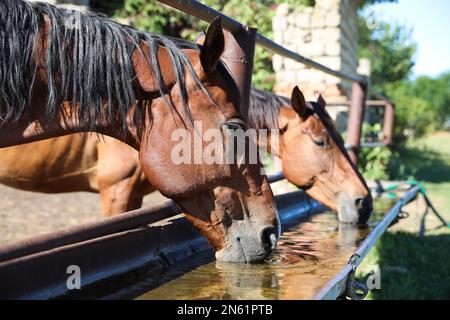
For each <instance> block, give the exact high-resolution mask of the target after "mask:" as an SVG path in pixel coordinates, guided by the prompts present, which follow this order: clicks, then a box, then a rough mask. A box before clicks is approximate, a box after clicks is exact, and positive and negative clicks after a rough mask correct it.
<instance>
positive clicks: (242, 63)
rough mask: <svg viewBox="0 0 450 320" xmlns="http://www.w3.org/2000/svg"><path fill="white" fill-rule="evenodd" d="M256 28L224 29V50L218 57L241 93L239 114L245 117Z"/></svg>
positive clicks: (250, 83) (250, 84) (248, 98)
mask: <svg viewBox="0 0 450 320" xmlns="http://www.w3.org/2000/svg"><path fill="white" fill-rule="evenodd" d="M256 32H257V31H256V29H254V28H245V29H244V28H242V29H241V30H239V31H235V32H233V33H232V32H229V31H225V32H224V35H225V51H224V52H223V54H222V56H221V57H220V58H221V60H222V61H223V63H224V64H225V65H226V66H227V68H228V70H229V71H230V73H231V76H232V77H233V79H234V81H235V82H236V85H237V87H238V89H239V91H240V95H241V99H240V101H241V114H242V116H243V117H244V119H247V114H248V106H249V103H250V90H251V86H252V73H253V60H254V55H255V39H256Z"/></svg>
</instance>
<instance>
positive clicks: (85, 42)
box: [0, 0, 206, 130]
mask: <svg viewBox="0 0 450 320" xmlns="http://www.w3.org/2000/svg"><path fill="white" fill-rule="evenodd" d="M44 17H48V19H49V21H50V26H51V27H50V31H49V36H48V51H47V54H46V59H47V60H46V69H47V74H48V92H47V94H48V101H47V103H46V108H45V110H43V112H44V114H43V116H45V117H46V118H47V119H49V120H50V121H51V120H53V119H55V118H56V116H57V115H58V114H59V113H60V111H61V102H62V101H66V100H68V99H69V98H70V100H71V101H72V102H73V108H74V112H76V113H77V114H78V119H79V125H80V126H81V127H83V128H85V129H91V130H92V129H95V128H96V123H97V121H98V120H99V119H101V120H106V121H107V122H108V123H110V124H111V125H113V126H114V125H116V126H117V127H119V128H121V129H122V130H126V127H127V124H126V118H127V115H128V114H129V111H130V109H132V108H133V107H134V106H136V103H137V101H140V97H136V93H135V92H134V89H133V87H134V86H133V85H132V84H133V83H134V82H135V81H136V80H135V78H136V74H135V70H134V65H133V62H132V59H131V54H132V52H133V51H134V50H139V51H140V52H141V53H142V54H143V56H144V57H145V58H146V59H147V60H148V61H149V62H150V64H151V65H152V66H153V69H154V70H153V71H154V74H155V75H156V78H157V79H156V80H157V83H159V90H160V92H159V93H158V95H163V91H162V90H163V84H164V82H163V78H162V77H163V75H162V72H161V69H160V66H159V63H158V59H157V51H158V50H157V48H158V46H163V47H165V48H166V49H167V51H168V54H169V56H170V59H171V62H172V66H173V70H174V73H175V76H176V80H177V85H178V86H179V88H180V92H181V95H182V100H183V104H184V109H185V111H186V113H187V114H188V115H189V116H190V113H189V108H188V96H187V91H186V85H185V71H184V70H185V68H186V69H187V70H188V72H189V73H190V74H191V76H192V78H193V79H194V80H195V81H196V83H197V86H198V87H199V88H201V89H202V90H203V91H205V92H206V89H205V88H204V86H203V84H202V83H201V81H200V80H199V79H198V77H197V75H196V73H195V71H194V69H193V67H192V65H191V64H190V62H189V60H188V58H187V56H186V55H185V53H184V52H183V51H182V49H186V48H190V49H198V47H197V45H195V44H191V43H187V42H184V41H181V40H174V39H170V38H168V37H165V36H162V35H157V34H154V33H149V32H141V31H138V30H135V29H133V28H131V27H129V26H124V25H121V24H119V23H117V22H115V21H112V20H110V19H108V18H106V17H104V16H101V15H98V14H94V13H80V12H78V11H73V10H66V9H60V8H56V7H55V6H53V5H50V4H47V3H41V2H26V1H23V0H0V126H1V125H2V124H5V123H7V122H16V121H18V120H19V119H22V118H23V117H26V116H27V115H28V114H29V112H27V111H28V110H29V104H30V100H31V95H32V88H33V86H34V84H35V76H36V61H35V60H36V49H37V48H36V47H37V43H38V41H37V39H38V36H39V34H40V33H42V32H43V31H44V26H45V22H44ZM143 42H146V43H147V44H148V46H149V48H150V49H149V50H148V52H143V51H142V50H140V47H139V45H140V44H142V43H143ZM105 102H106V103H107V104H108V107H107V108H106V110H105V108H104V103H105ZM169 105H170V106H171V104H169ZM172 107H173V106H172ZM135 109H136V112H135V113H134V115H135V117H134V121H135V125H136V126H137V127H138V128H139V127H140V124H141V123H142V121H143V119H144V117H143V115H144V112H145V111H144V108H135Z"/></svg>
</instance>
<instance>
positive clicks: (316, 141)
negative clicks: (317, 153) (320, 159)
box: [313, 139, 325, 148]
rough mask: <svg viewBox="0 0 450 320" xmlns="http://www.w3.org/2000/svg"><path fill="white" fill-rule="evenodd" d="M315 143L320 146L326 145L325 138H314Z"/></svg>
mask: <svg viewBox="0 0 450 320" xmlns="http://www.w3.org/2000/svg"><path fill="white" fill-rule="evenodd" d="M313 142H314V144H315V145H316V146H318V147H321V148H323V147H325V140H323V139H318V140H313Z"/></svg>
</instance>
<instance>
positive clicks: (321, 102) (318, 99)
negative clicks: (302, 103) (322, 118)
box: [317, 95, 327, 109]
mask: <svg viewBox="0 0 450 320" xmlns="http://www.w3.org/2000/svg"><path fill="white" fill-rule="evenodd" d="M317 104H318V105H319V106H320V107H321V108H322V109H325V107H326V105H327V103H326V102H325V99H324V98H323V97H322V95H319V98H317Z"/></svg>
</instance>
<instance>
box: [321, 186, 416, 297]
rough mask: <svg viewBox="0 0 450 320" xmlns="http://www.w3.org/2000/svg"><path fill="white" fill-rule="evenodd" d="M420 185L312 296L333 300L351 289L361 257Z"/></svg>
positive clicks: (414, 196)
mask: <svg viewBox="0 0 450 320" xmlns="http://www.w3.org/2000/svg"><path fill="white" fill-rule="evenodd" d="M420 190H421V189H420V186H419V185H416V186H414V187H412V188H411V189H410V190H409V191H408V192H407V193H406V194H405V195H404V196H403V198H402V199H401V200H400V201H398V202H397V204H396V205H395V206H394V207H392V209H391V210H389V212H388V213H387V214H386V216H385V217H384V218H383V220H382V221H381V222H380V223H379V224H378V225H377V226H376V227H375V229H373V231H372V232H371V233H370V234H369V235H368V236H367V237H366V238H365V240H364V241H363V242H362V243H361V245H360V246H359V247H358V249H356V251H355V252H354V254H353V255H352V256H351V257H350V259H349V263H348V264H347V265H346V266H345V267H344V268H343V269H342V271H341V272H340V273H339V274H338V275H337V276H336V277H334V278H333V279H332V280H331V281H330V282H328V283H327V284H326V285H325V286H324V287H323V288H322V289H321V290H320V291H319V292H318V293H317V295H316V296H315V297H314V299H315V300H334V299H337V298H340V297H343V296H345V295H346V294H347V291H348V290H349V289H351V288H350V287H351V286H352V283H351V280H352V277H353V276H354V272H355V270H356V268H357V267H358V266H359V265H360V264H361V262H362V261H363V259H364V258H365V257H366V255H367V254H368V253H369V251H370V249H372V247H373V246H374V245H375V243H376V241H377V240H378V239H379V238H380V237H381V236H382V235H383V233H384V232H385V231H386V229H387V228H388V227H389V226H390V225H391V223H392V222H393V221H394V220H395V219H396V218H397V216H398V215H399V213H401V210H402V208H403V206H405V205H406V204H408V203H409V202H411V201H412V200H414V199H415V198H416V197H417V195H418V193H419V192H420Z"/></svg>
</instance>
